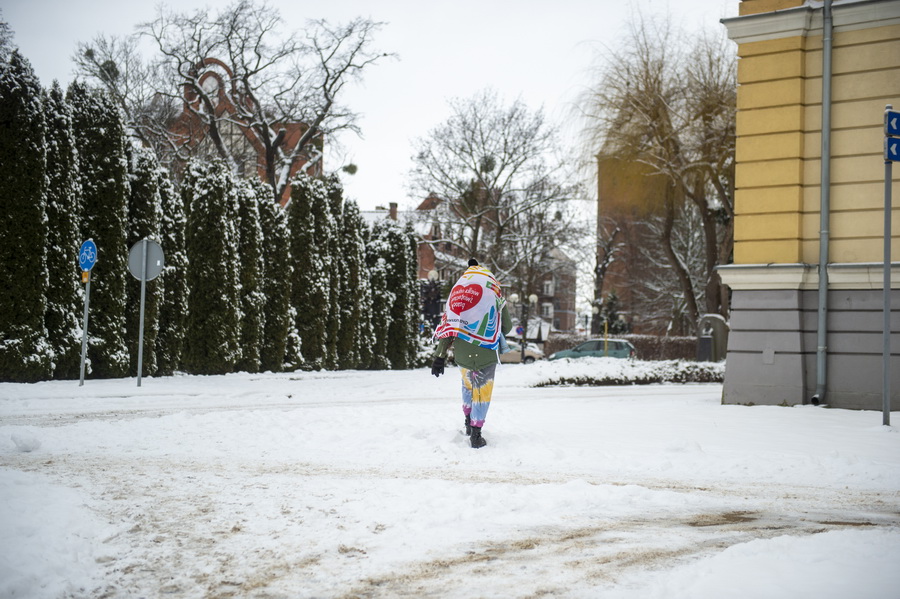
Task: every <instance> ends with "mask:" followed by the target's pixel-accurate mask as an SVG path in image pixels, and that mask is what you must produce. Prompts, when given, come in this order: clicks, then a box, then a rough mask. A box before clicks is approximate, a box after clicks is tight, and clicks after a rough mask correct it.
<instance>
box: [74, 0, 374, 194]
mask: <svg viewBox="0 0 900 599" xmlns="http://www.w3.org/2000/svg"><path fill="white" fill-rule="evenodd" d="M380 27H381V24H380V23H376V22H373V21H371V20H368V19H361V18H358V19H355V20H353V21H351V22H349V23H347V24H344V25H332V24H329V23H328V22H326V21H324V20H317V21H310V22H308V23H307V25H306V27H305V28H304V30H303V32H285V31H284V22H283V19H282V18H281V16H280V14H279V12H278V11H277V9H275V8H274V7H272V6H270V5H268V4H265V3H256V2H255V1H254V0H238V1H237V2H235V3H233V4H231V5H230V6H228V7H227V8H225V9H224V10H221V11H220V12H218V13H216V14H213V13H211V12H210V11H209V10H208V9H204V10H197V11H195V12H193V13H179V12H174V11H171V10H168V9H166V8H165V7H162V6H161V7H160V8H159V9H158V13H157V16H156V18H155V19H154V20H153V21H150V22H147V23H143V24H141V25H139V26H138V35H140V36H144V37H146V38H148V39H150V40H151V41H152V42H153V44H154V45H155V47H156V50H157V51H158V53H159V54H158V58H157V59H156V60H155V61H153V64H152V65H151V66H150V67H139V66H138V65H137V64H135V65H133V66H132V64H131V63H130V62H128V60H127V59H129V58H131V57H134V56H135V52H134V51H133V50H134V44H135V42H134V40H131V41H122V42H119V43H117V44H112V45H110V44H106V45H104V44H101V43H100V40H99V39H98V40H97V41H95V43H94V44H92V45H83V46H81V47H79V56H76V62H77V64H78V65H79V69H80V72H81V73H82V74H84V75H87V76H90V77H92V78H94V79H95V80H97V81H99V82H100V83H102V84H103V85H105V86H106V87H107V88H109V89H110V90H111V91H113V93H114V94H115V95H116V96H117V97H120V98H121V100H120V104H121V105H122V106H123V107H126V108H130V112H131V118H132V120H133V121H134V122H136V123H139V122H140V119H139V115H141V114H142V112H143V111H146V110H147V108H148V106H150V105H151V104H152V103H153V102H156V103H157V104H159V105H161V106H165V107H169V108H171V107H173V106H178V109H179V111H183V113H182V116H181V118H179V119H176V120H175V121H174V122H173V121H172V119H171V118H169V117H170V116H171V115H169V114H168V113H166V115H165V117H166V118H164V119H162V120H160V121H158V122H156V123H154V125H155V126H156V127H157V128H158V129H159V130H161V131H162V132H164V133H165V135H166V141H167V142H168V144H169V146H170V149H171V150H173V151H178V152H184V151H189V152H190V153H200V152H204V151H206V152H209V153H211V154H214V155H216V156H218V157H220V158H222V159H223V160H225V161H226V162H227V163H228V164H230V165H231V167H232V169H233V170H234V171H235V172H242V171H245V170H248V169H250V168H256V169H257V170H259V171H260V173H261V174H262V175H263V177H264V179H265V180H266V182H268V183H269V184H270V185H271V186H272V188H273V193H274V195H275V199H276V200H277V199H281V198H282V197H284V196H285V190H286V189H287V186H288V185H289V182H290V177H291V176H292V175H293V174H294V173H295V172H296V171H297V169H298V168H300V166H301V165H306V166H305V167H304V168H307V167H309V166H311V165H312V164H314V163H315V162H316V161H318V159H319V158H320V156H321V148H322V143H323V140H322V138H323V136H325V135H330V134H334V133H335V132H337V131H341V130H351V131H354V132H358V127H357V125H356V120H357V115H356V114H355V113H354V112H352V111H351V110H350V109H349V108H347V107H346V106H343V105H342V104H341V102H340V99H341V95H342V93H341V92H342V91H343V89H344V87H345V86H346V85H347V83H349V82H351V81H353V80H356V79H357V78H359V77H361V76H362V74H363V71H364V70H366V69H367V68H368V67H370V66H371V65H373V64H376V63H377V62H378V61H379V60H381V59H382V58H384V57H385V56H388V55H387V54H383V53H379V52H376V51H374V50H373V49H372V47H371V46H372V43H373V38H374V35H375V34H376V32H377V31H378V29H379V28H380ZM143 69H146V70H143ZM123 71H124V73H125V74H126V76H118V77H117V76H112V75H113V74H115V73H119V74H121V73H123ZM141 72H144V73H147V72H149V73H152V74H154V76H153V77H145V78H144V79H145V80H148V81H150V83H151V85H152V87H153V90H152V97H148V94H146V93H144V92H143V88H140V87H138V86H135V85H130V83H131V78H130V77H129V76H127V75H130V74H132V73H141ZM151 112H153V111H151ZM257 157H259V158H258V159H257Z"/></svg>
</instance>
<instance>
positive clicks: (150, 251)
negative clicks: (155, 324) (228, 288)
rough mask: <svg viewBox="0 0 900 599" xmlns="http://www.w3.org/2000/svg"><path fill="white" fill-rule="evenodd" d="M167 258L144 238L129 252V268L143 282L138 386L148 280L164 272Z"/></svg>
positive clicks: (142, 351) (141, 361) (142, 360)
mask: <svg viewBox="0 0 900 599" xmlns="http://www.w3.org/2000/svg"><path fill="white" fill-rule="evenodd" d="M164 263H165V259H164V257H163V251H162V247H160V245H159V244H158V243H156V242H155V241H152V240H149V239H142V240H140V241H138V242H137V243H136V244H134V245H133V246H131V251H130V252H128V270H129V271H130V272H131V275H132V276H133V277H134V278H135V279H137V280H139V281H140V282H141V315H140V320H139V322H140V325H139V327H138V331H139V332H138V364H137V386H138V387H140V386H141V371H142V370H143V368H144V300H145V298H146V296H147V281H152V280H153V279H155V278H156V277H158V276H159V273H161V272H162V269H163V266H164Z"/></svg>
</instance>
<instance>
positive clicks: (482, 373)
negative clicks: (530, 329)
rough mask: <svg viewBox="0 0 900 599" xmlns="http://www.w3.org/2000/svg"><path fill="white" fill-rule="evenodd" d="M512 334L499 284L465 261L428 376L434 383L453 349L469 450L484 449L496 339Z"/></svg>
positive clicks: (485, 271)
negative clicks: (458, 371) (484, 432)
mask: <svg viewBox="0 0 900 599" xmlns="http://www.w3.org/2000/svg"><path fill="white" fill-rule="evenodd" d="M511 329H512V320H511V319H510V317H509V310H508V309H507V307H506V300H505V299H504V298H503V292H502V290H501V288H500V283H498V282H497V279H495V278H494V275H493V274H492V273H491V271H490V270H488V269H487V268H485V267H483V266H480V265H479V264H478V261H477V260H475V259H474V258H473V259H471V260H469V268H468V269H466V272H465V273H464V274H463V275H462V276H461V277H460V278H459V280H458V281H457V282H456V284H455V285H454V286H453V289H452V290H451V291H450V297H448V298H447V304H446V306H445V308H444V314H443V315H442V316H441V323H440V325H438V327H437V329H436V330H435V333H434V336H435V338H436V339H437V340H438V344H437V347H436V348H435V351H434V361H433V362H432V365H431V374H433V375H434V376H436V377H439V376H441V375H442V374H444V366H445V364H446V359H447V354H448V352H449V351H450V347H451V346H452V347H453V355H454V360H455V361H456V363H457V365H458V366H459V367H460V374H461V375H462V400H463V404H462V409H463V414H464V415H465V425H466V434H467V435H469V442H470V444H471V446H472V448H474V449H479V448H481V447H484V446H485V445H487V441H485V439H484V437H482V436H481V429H482V427H483V426H484V421H485V418H486V417H487V412H488V408H490V407H491V394H492V392H493V390H494V374H495V372H496V370H497V364H498V363H499V362H500V356H499V354H498V348H499V346H500V343H501V340H502V337H501V336H505V335H508V334H509V331H510V330H511Z"/></svg>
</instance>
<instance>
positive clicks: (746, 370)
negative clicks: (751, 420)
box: [722, 277, 900, 410]
mask: <svg viewBox="0 0 900 599" xmlns="http://www.w3.org/2000/svg"><path fill="white" fill-rule="evenodd" d="M723 278H724V277H723ZM883 305H884V300H883V295H882V291H881V289H837V290H832V291H829V293H828V319H827V322H828V331H829V333H828V338H827V348H828V354H827V355H828V357H827V361H826V390H827V393H826V397H825V399H824V402H823V403H824V404H826V405H828V406H830V407H834V408H849V409H865V410H881V409H882V405H883V393H882V389H883V332H882V331H883V318H884V311H883ZM817 318H818V293H817V291H815V290H813V289H733V292H732V301H731V321H730V327H731V331H730V333H729V336H728V353H727V358H726V369H725V385H724V391H723V398H722V401H723V403H726V404H744V405H785V406H793V405H798V404H807V403H810V402H811V400H812V398H813V395H814V394H815V392H816V377H817V373H816V347H817V335H816V330H817V322H818V321H817ZM891 331H893V333H892V334H891V357H890V372H891V375H890V377H891V378H890V389H891V410H900V334H898V333H897V331H900V290H896V289H894V290H892V292H891Z"/></svg>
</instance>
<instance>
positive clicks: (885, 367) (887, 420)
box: [881, 104, 892, 426]
mask: <svg viewBox="0 0 900 599" xmlns="http://www.w3.org/2000/svg"><path fill="white" fill-rule="evenodd" d="M887 110H891V105H890V104H888V106H887ZM891 166H892V162H891V160H889V159H888V156H887V155H885V157H884V347H883V348H882V376H883V377H884V378H883V380H882V390H881V393H882V395H881V404H882V405H881V410H882V419H881V420H882V423H883V424H884V425H885V426H890V424H891V207H892V206H891V203H892V201H891V183H892V181H891V179H892V173H891V170H892V169H891Z"/></svg>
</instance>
